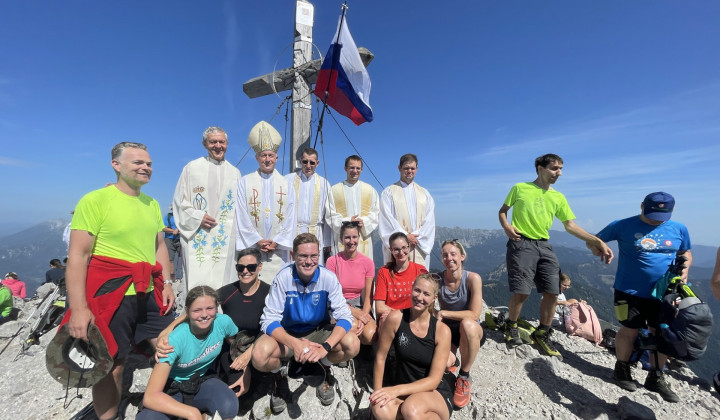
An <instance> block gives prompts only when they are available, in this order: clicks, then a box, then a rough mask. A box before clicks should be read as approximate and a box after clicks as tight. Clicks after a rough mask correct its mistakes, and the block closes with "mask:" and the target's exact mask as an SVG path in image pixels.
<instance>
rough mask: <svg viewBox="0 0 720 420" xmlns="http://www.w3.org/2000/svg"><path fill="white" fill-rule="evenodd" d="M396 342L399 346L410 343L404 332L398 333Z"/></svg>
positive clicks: (405, 345)
mask: <svg viewBox="0 0 720 420" xmlns="http://www.w3.org/2000/svg"><path fill="white" fill-rule="evenodd" d="M398 344H400V347H407V346H409V345H410V339H409V338H408V337H407V336H406V335H405V333H404V332H402V333H400V337H398Z"/></svg>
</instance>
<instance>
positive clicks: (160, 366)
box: [137, 286, 238, 420]
mask: <svg viewBox="0 0 720 420" xmlns="http://www.w3.org/2000/svg"><path fill="white" fill-rule="evenodd" d="M217 306H218V303H217V292H216V291H215V290H214V289H213V288H211V287H209V286H196V287H193V288H192V289H190V291H189V292H188V295H187V298H186V300H185V308H186V313H187V316H186V320H185V321H184V322H182V323H180V325H178V326H177V327H176V328H175V329H174V330H173V332H172V333H170V337H169V341H170V345H171V346H172V347H173V349H174V351H173V352H172V353H170V354H168V355H167V357H163V358H161V359H160V361H159V363H157V364H156V365H155V367H154V368H153V371H152V374H151V375H150V380H149V382H148V385H147V389H146V390H145V397H144V398H143V405H144V407H145V409H144V410H143V411H141V412H140V413H138V415H137V418H138V419H144V420H147V419H169V418H171V417H172V416H175V417H180V418H185V419H193V420H196V419H197V420H199V419H202V413H208V414H209V415H210V416H212V415H214V414H215V412H217V413H219V414H220V416H221V417H222V418H224V419H232V418H235V416H236V415H237V411H238V399H237V397H236V396H235V393H234V392H233V391H232V390H231V389H230V388H228V386H227V384H226V383H224V382H223V381H221V380H220V379H218V378H217V377H215V376H214V375H206V374H207V373H208V370H209V369H210V366H211V365H212V364H213V362H214V361H215V359H216V358H217V357H218V355H219V354H220V349H221V348H222V344H223V341H224V340H225V339H226V338H230V337H232V336H234V335H235V334H237V332H238V329H237V327H236V326H235V324H234V323H233V322H232V320H231V319H230V317H229V316H227V315H224V314H218V313H217Z"/></svg>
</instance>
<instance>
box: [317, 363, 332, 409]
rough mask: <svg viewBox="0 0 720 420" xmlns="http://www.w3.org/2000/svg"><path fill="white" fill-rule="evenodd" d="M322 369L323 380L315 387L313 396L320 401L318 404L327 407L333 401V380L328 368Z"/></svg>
mask: <svg viewBox="0 0 720 420" xmlns="http://www.w3.org/2000/svg"><path fill="white" fill-rule="evenodd" d="M321 366H322V364H321ZM322 368H323V370H324V371H325V380H324V381H323V383H321V384H320V385H318V386H316V387H315V395H317V397H318V400H320V404H322V405H323V406H328V405H330V404H332V403H333V401H335V378H334V377H333V376H332V373H331V372H330V366H322Z"/></svg>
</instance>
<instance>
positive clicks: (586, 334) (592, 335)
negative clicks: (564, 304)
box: [565, 302, 603, 345]
mask: <svg viewBox="0 0 720 420" xmlns="http://www.w3.org/2000/svg"><path fill="white" fill-rule="evenodd" d="M569 308H570V314H569V315H566V316H565V330H566V331H567V332H568V334H570V335H577V336H580V337H582V338H585V339H587V340H590V341H592V342H593V343H595V345H598V344H600V342H602V339H603V337H602V327H601V326H600V320H599V319H598V317H597V315H596V314H595V310H594V309H593V308H592V306H590V305H588V304H587V303H582V302H577V303H573V304H572V305H570V306H569Z"/></svg>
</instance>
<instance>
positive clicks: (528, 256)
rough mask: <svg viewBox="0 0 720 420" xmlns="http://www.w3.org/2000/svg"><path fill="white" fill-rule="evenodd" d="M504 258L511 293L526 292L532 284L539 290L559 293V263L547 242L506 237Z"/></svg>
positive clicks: (521, 293)
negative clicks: (515, 239)
mask: <svg viewBox="0 0 720 420" xmlns="http://www.w3.org/2000/svg"><path fill="white" fill-rule="evenodd" d="M505 259H506V262H507V270H508V284H509V285H510V292H511V293H517V294H519V295H529V294H530V292H531V291H532V287H533V283H534V284H535V287H536V288H537V291H538V292H540V293H550V294H553V295H557V294H558V293H560V263H559V262H558V260H557V257H556V256H555V253H554V252H553V250H552V246H551V245H550V243H549V242H548V241H543V240H535V239H527V238H524V237H523V238H522V239H520V240H519V241H511V240H508V243H507V253H506V254H505Z"/></svg>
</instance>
